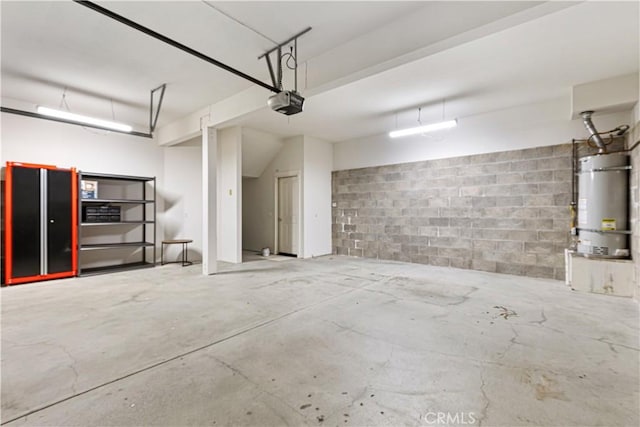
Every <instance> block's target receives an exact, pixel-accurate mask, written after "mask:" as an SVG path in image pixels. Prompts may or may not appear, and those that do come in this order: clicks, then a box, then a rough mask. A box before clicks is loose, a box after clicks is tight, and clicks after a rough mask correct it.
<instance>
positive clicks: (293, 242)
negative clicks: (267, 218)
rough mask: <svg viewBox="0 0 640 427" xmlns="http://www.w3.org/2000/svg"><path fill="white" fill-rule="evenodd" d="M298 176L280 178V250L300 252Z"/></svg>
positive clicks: (288, 252)
mask: <svg viewBox="0 0 640 427" xmlns="http://www.w3.org/2000/svg"><path fill="white" fill-rule="evenodd" d="M298 202H299V194H298V177H297V176H287V177H283V178H278V252H279V253H284V254H290V255H297V254H298V221H299V212H298V208H299V203H298Z"/></svg>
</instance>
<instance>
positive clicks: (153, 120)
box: [149, 83, 167, 133]
mask: <svg viewBox="0 0 640 427" xmlns="http://www.w3.org/2000/svg"><path fill="white" fill-rule="evenodd" d="M166 89H167V84H166V83H165V84H163V85H162V86H158V87H157V88H155V89H153V90H152V91H151V103H150V105H149V133H153V131H155V130H156V124H158V116H159V115H160V109H161V108H162V100H163V99H164V91H165V90H166ZM158 91H160V99H159V100H158V108H156V113H155V115H154V114H153V97H154V95H155V93H156V92H158Z"/></svg>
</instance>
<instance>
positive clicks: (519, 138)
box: [333, 94, 632, 170]
mask: <svg viewBox="0 0 640 427" xmlns="http://www.w3.org/2000/svg"><path fill="white" fill-rule="evenodd" d="M570 106H571V100H570V95H569V94H567V95H566V96H565V97H561V98H556V99H552V100H549V101H545V102H541V103H538V104H530V105H524V106H517V107H513V108H509V109H505V110H498V111H493V112H489V113H484V114H478V115H474V116H469V117H462V118H459V119H458V127H457V128H454V129H450V130H446V131H441V132H434V133H430V134H427V135H425V136H421V135H416V136H410V137H406V138H397V139H391V138H389V137H388V135H387V134H386V133H385V134H381V135H373V136H370V137H365V138H359V139H354V140H350V141H344V142H340V143H336V144H335V145H334V157H333V158H334V162H333V168H334V170H343V169H353V168H362V167H369V166H379V165H389V164H396V163H406V162H416V161H421V160H431V159H440V158H447V157H457V156H466V155H472V154H482V153H492V152H499V151H508V150H520V149H524V148H531V147H540V146H546V145H555V144H562V143H567V142H571V139H572V138H583V137H586V136H588V133H587V131H586V129H585V128H584V125H583V123H582V120H581V119H576V120H568V119H567V117H569V115H570ZM631 121H632V117H631V112H630V111H627V112H621V113H613V114H607V115H600V114H597V112H596V114H595V115H594V116H593V122H594V124H595V126H596V128H597V129H598V130H599V131H605V130H609V129H612V128H614V127H616V126H618V125H620V124H631ZM416 124H417V123H416ZM389 130H392V129H389Z"/></svg>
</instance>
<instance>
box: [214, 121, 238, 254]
mask: <svg viewBox="0 0 640 427" xmlns="http://www.w3.org/2000/svg"><path fill="white" fill-rule="evenodd" d="M241 174H242V129H241V128H240V127H237V126H236V127H231V128H227V129H223V130H219V131H218V260H220V261H226V262H233V263H239V262H242V244H241V242H242V181H241V177H242V175H241Z"/></svg>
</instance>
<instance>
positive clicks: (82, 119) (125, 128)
mask: <svg viewBox="0 0 640 427" xmlns="http://www.w3.org/2000/svg"><path fill="white" fill-rule="evenodd" d="M38 114H42V115H43V116H49V117H55V118H57V119H62V120H68V121H71V122H78V123H85V124H87V125H91V126H97V127H101V128H105V129H113V130H118V131H120V132H131V131H132V130H133V128H132V127H131V126H129V125H124V124H122V123H116V122H110V121H109V120H102V119H95V118H93V117H87V116H82V115H80V114H73V113H70V112H68V111H61V110H54V109H53V108H47V107H40V106H39V107H38Z"/></svg>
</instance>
